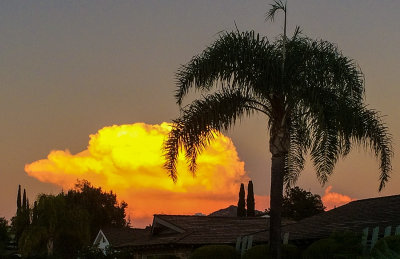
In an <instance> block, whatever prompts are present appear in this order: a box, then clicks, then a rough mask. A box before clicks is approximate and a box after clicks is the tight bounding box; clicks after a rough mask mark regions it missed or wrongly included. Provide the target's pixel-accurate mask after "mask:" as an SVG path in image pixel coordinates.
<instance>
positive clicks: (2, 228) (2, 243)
mask: <svg viewBox="0 0 400 259" xmlns="http://www.w3.org/2000/svg"><path fill="white" fill-rule="evenodd" d="M9 240H10V236H9V235H8V222H7V220H6V219H5V218H0V257H1V256H2V251H3V250H4V249H5V248H6V246H7V244H8V242H9Z"/></svg>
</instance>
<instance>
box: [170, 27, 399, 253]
mask: <svg viewBox="0 0 400 259" xmlns="http://www.w3.org/2000/svg"><path fill="white" fill-rule="evenodd" d="M176 79H177V90H176V94H175V97H176V100H177V103H178V104H179V105H180V106H181V105H182V102H183V99H184V97H185V96H186V95H187V94H188V92H189V91H190V90H191V89H194V90H197V91H201V92H203V95H202V97H201V98H200V99H197V100H194V101H193V102H192V103H191V104H189V105H187V106H185V107H183V108H182V109H181V115H180V117H179V118H178V119H176V120H174V123H173V127H172V130H171V132H170V134H169V137H168V139H167V140H166V141H165V143H164V150H165V158H166V163H165V168H166V169H167V170H168V172H169V175H170V177H171V178H172V179H173V180H174V181H176V179H177V170H176V163H177V158H178V154H179V152H180V151H181V150H184V151H185V157H186V160H187V163H188V167H189V169H190V171H191V172H192V173H195V171H196V158H197V156H198V155H199V154H200V153H201V152H202V151H203V150H204V148H205V147H206V146H207V145H208V144H209V143H210V141H212V139H213V138H215V136H216V135H217V134H219V132H220V131H226V130H229V129H230V128H231V127H233V126H234V124H235V123H236V122H237V121H238V119H241V118H243V117H248V116H251V115H253V114H254V113H262V114H264V115H265V116H266V119H267V122H266V123H267V125H268V129H269V150H270V152H271V154H272V159H271V160H272V164H271V193H270V201H271V202H270V207H271V213H270V216H271V218H270V232H269V235H270V248H271V253H272V255H273V257H274V258H280V243H281V231H280V226H281V210H282V199H283V197H282V196H283V186H284V184H286V185H287V186H291V185H292V184H293V183H295V182H296V180H297V178H298V176H299V173H300V172H301V171H302V169H303V166H304V161H305V155H306V154H309V155H310V157H311V160H312V162H313V164H314V166H315V170H316V176H317V178H318V180H319V181H320V182H321V184H324V183H326V181H327V180H328V177H329V176H330V175H331V173H332V172H333V169H334V166H335V163H336V162H337V160H338V159H339V157H343V156H346V155H347V154H348V153H349V152H350V150H351V148H352V147H353V145H354V144H356V145H364V146H365V147H366V148H369V149H371V150H372V152H373V154H374V155H375V156H376V157H377V158H378V159H379V160H380V176H379V190H381V189H382V188H383V187H384V186H385V183H386V182H387V181H388V179H389V176H390V172H391V157H392V147H391V136H390V134H389V133H388V129H387V127H386V125H385V124H384V123H383V121H382V119H381V115H380V114H379V113H378V112H377V111H375V110H372V109H369V108H368V107H367V106H366V105H365V104H364V103H363V101H364V98H365V96H364V90H365V89H364V77H363V74H362V72H361V70H360V69H359V68H358V66H357V64H356V63H355V62H354V61H353V60H352V59H349V58H347V57H345V56H344V55H342V53H341V52H340V50H339V49H338V48H337V47H336V46H335V45H334V44H332V43H330V42H327V41H322V40H312V39H310V38H307V37H305V36H303V35H301V33H300V32H299V30H296V32H295V34H294V35H293V37H291V38H287V37H286V35H284V37H283V38H282V39H278V40H276V41H274V42H270V41H269V40H268V39H267V38H266V37H263V36H260V35H259V34H256V33H254V32H253V31H246V32H239V31H238V30H237V31H233V32H223V33H221V34H220V35H219V38H218V39H217V40H216V41H215V42H214V43H213V44H211V45H210V46H209V47H207V48H206V49H205V50H204V51H203V52H202V53H201V54H199V55H197V56H194V57H193V58H192V59H191V60H190V61H189V62H188V63H187V64H186V65H183V66H181V67H180V69H179V70H178V72H177V73H176Z"/></svg>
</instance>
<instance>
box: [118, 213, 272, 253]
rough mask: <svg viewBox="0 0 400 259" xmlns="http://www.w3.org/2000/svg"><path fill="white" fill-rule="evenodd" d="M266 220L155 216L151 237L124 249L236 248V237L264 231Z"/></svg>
mask: <svg viewBox="0 0 400 259" xmlns="http://www.w3.org/2000/svg"><path fill="white" fill-rule="evenodd" d="M267 224H268V219H267V218H260V217H254V218H233V217H212V216H187V215H160V214H158V215H154V220H153V227H152V232H151V233H145V235H143V236H142V238H140V240H138V239H136V240H133V241H132V242H127V243H124V244H121V246H148V245H164V244H177V245H178V244H179V245H203V244H234V243H235V242H236V239H237V237H239V236H244V235H247V234H248V233H251V232H254V231H257V230H260V229H264V228H265V227H266V226H267Z"/></svg>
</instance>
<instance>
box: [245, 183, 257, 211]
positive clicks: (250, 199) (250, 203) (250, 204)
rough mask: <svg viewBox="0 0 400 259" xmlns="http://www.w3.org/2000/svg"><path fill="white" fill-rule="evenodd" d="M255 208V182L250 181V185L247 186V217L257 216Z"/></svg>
mask: <svg viewBox="0 0 400 259" xmlns="http://www.w3.org/2000/svg"><path fill="white" fill-rule="evenodd" d="M255 207H256V203H255V200H254V191H253V182H252V181H249V185H248V186H247V217H254V216H255V215H256V211H255Z"/></svg>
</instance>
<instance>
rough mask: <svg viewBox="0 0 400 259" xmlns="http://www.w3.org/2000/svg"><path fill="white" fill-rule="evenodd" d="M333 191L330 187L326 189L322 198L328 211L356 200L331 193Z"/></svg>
mask: <svg viewBox="0 0 400 259" xmlns="http://www.w3.org/2000/svg"><path fill="white" fill-rule="evenodd" d="M331 190H332V186H328V187H327V188H326V189H325V194H324V195H323V196H322V197H321V199H322V202H323V203H324V205H325V207H326V209H327V210H330V209H333V208H335V207H339V206H342V205H344V204H346V203H349V202H351V201H353V200H354V199H352V198H351V197H349V196H347V195H343V194H340V193H336V192H331Z"/></svg>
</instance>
